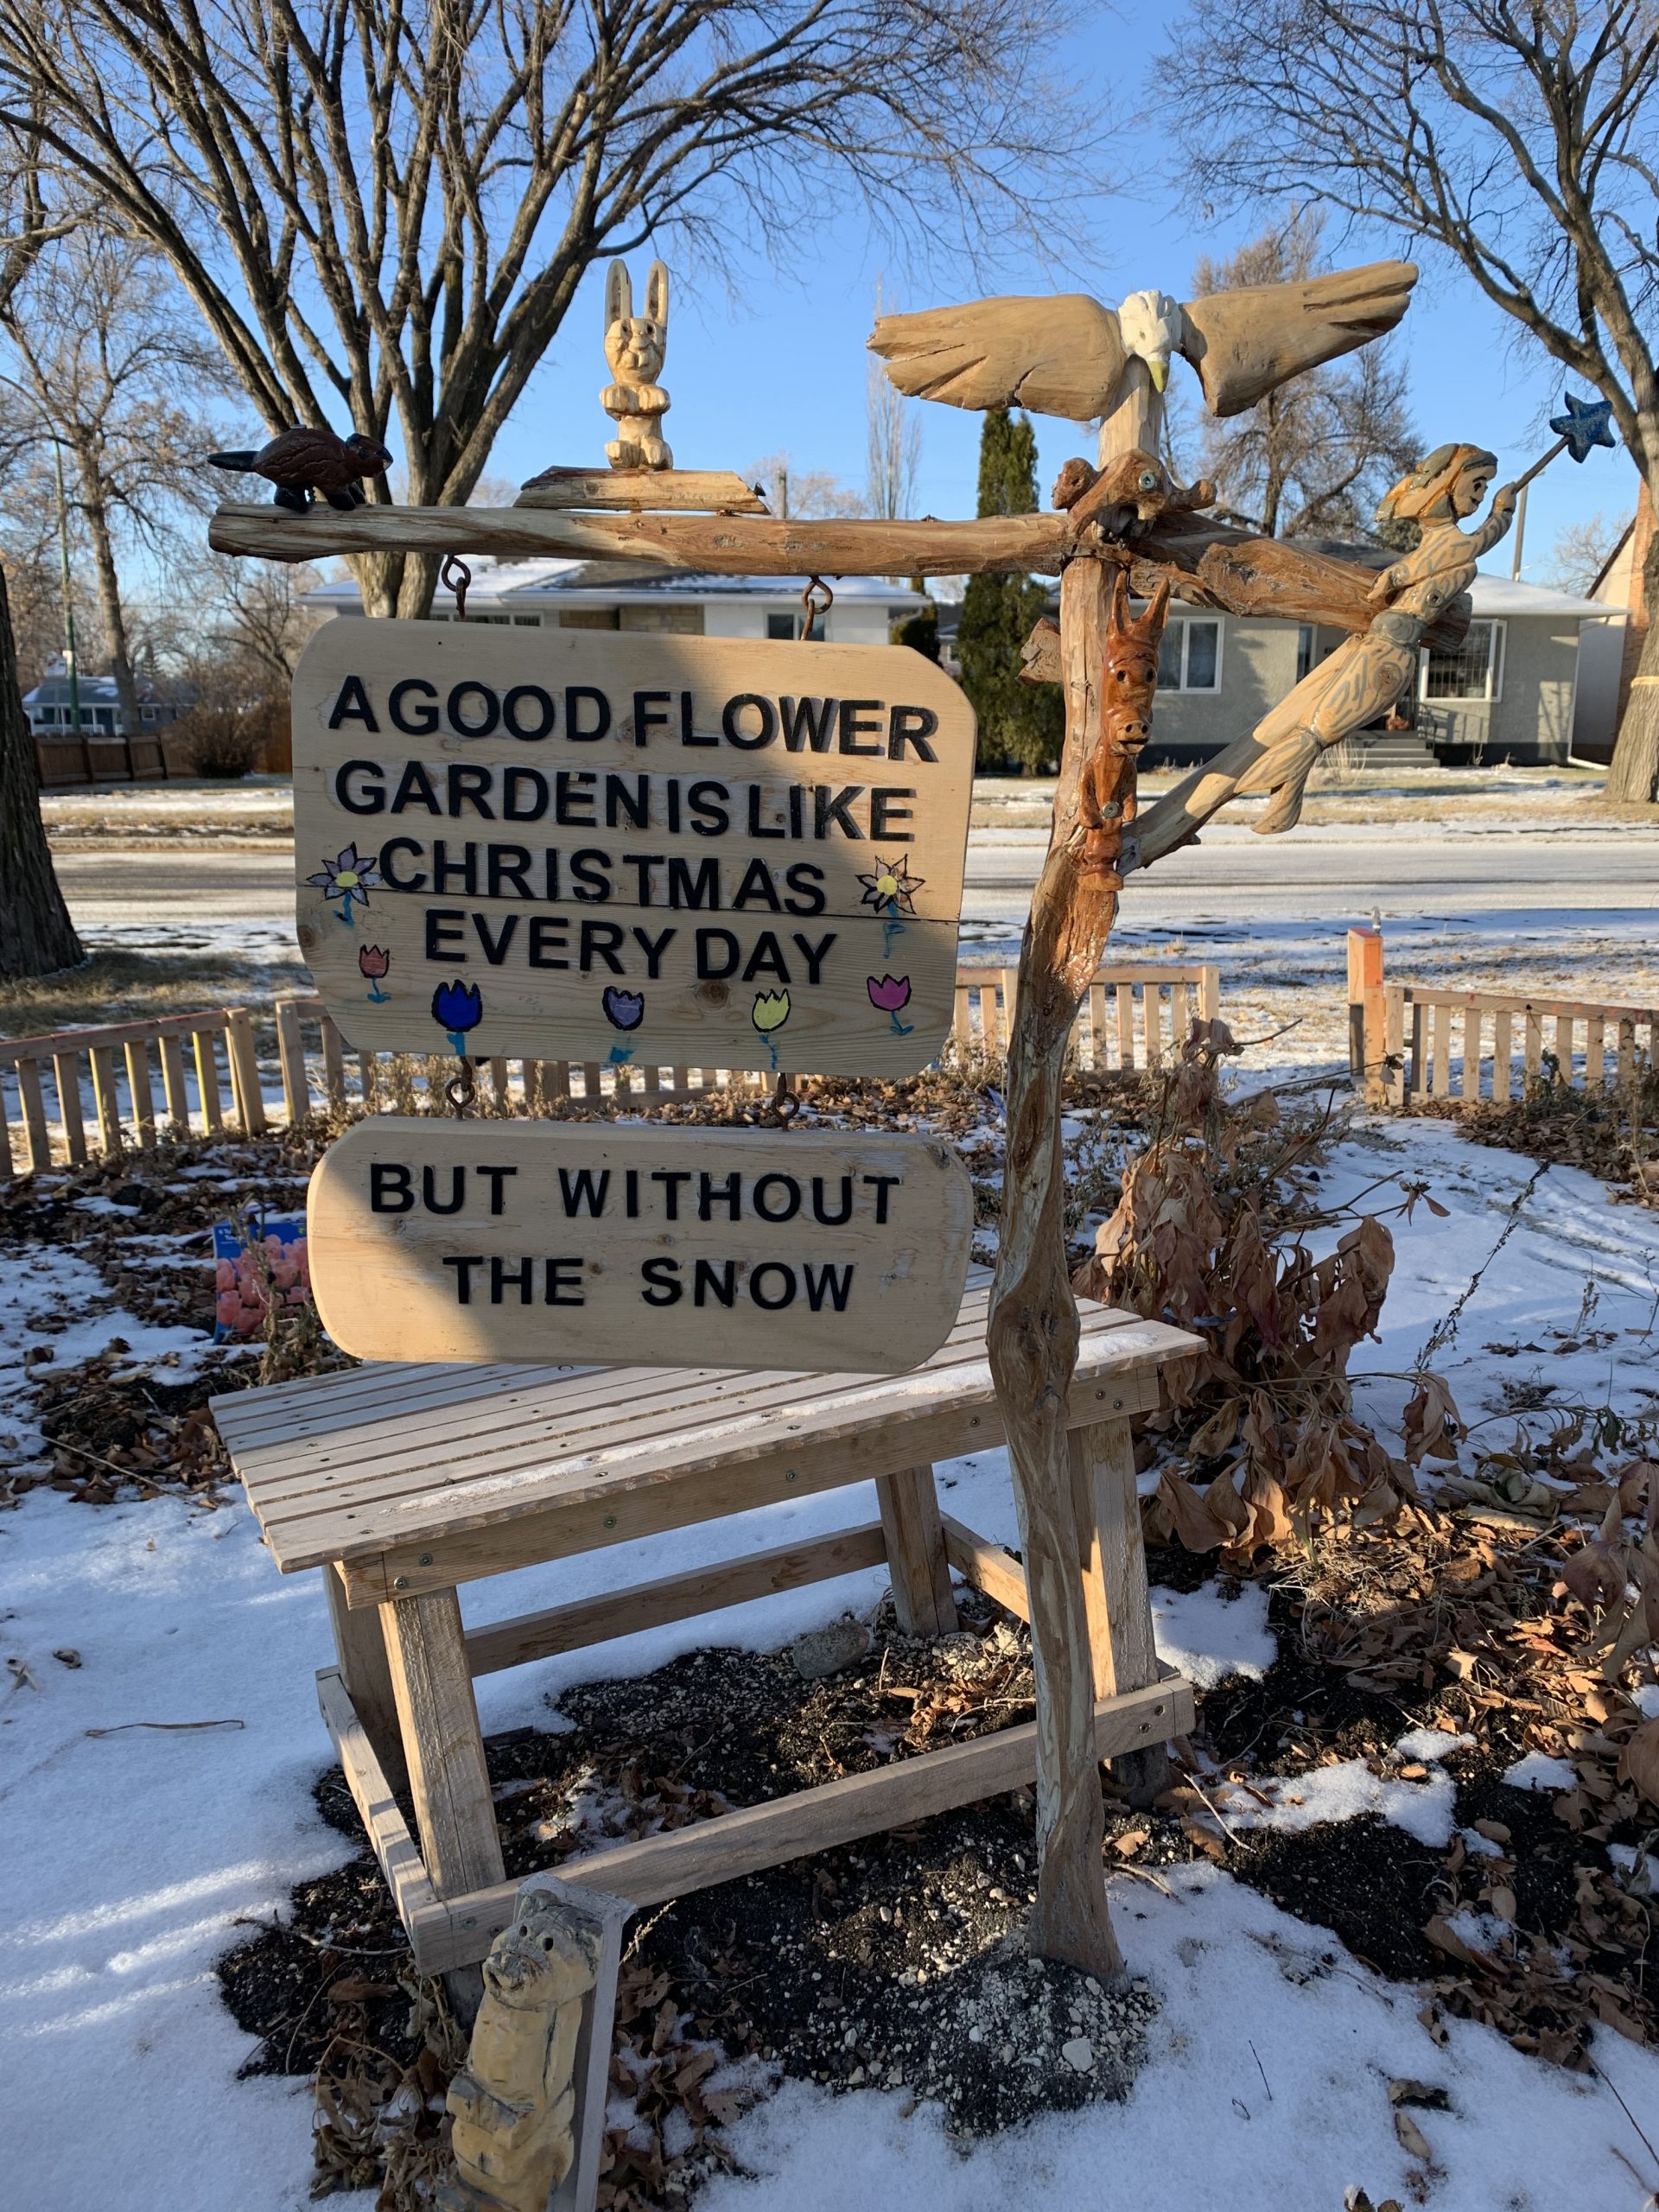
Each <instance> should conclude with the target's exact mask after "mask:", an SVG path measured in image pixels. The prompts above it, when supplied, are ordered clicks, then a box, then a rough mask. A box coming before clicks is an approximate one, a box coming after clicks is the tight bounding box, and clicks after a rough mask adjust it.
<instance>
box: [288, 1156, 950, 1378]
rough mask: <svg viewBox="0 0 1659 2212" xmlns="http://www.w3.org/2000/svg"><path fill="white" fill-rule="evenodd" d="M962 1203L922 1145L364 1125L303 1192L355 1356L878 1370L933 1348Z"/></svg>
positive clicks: (322, 1296)
mask: <svg viewBox="0 0 1659 2212" xmlns="http://www.w3.org/2000/svg"><path fill="white" fill-rule="evenodd" d="M973 1225H974V1203H973V1192H972V1188H971V1185H969V1180H968V1177H967V1174H966V1173H965V1171H964V1170H963V1166H962V1164H961V1162H960V1161H959V1160H957V1156H956V1154H954V1153H953V1152H952V1151H951V1150H950V1147H948V1146H946V1145H944V1144H941V1143H938V1142H937V1141H934V1140H933V1139H931V1138H928V1137H922V1136H907V1135H882V1134H876V1133H871V1132H867V1131H863V1130H861V1131H858V1132H857V1133H855V1134H843V1133H838V1132H836V1131H828V1130H825V1131H818V1130H814V1131H802V1132H799V1133H798V1134H792V1135H763V1134H762V1133H760V1132H759V1131H751V1130H740V1129H709V1128H696V1129H676V1128H664V1127H661V1126H657V1125H652V1126H648V1127H644V1126H635V1127H632V1128H628V1127H623V1126H618V1125H615V1124H607V1125H605V1126H602V1127H595V1126H594V1125H593V1124H591V1123H590V1124H588V1125H586V1126H582V1125H580V1124H575V1123H571V1122H441V1121H436V1120H431V1119H412V1118H403V1117H398V1116H392V1115H376V1116H372V1117H371V1118H370V1119H369V1120H367V1121H364V1122H359V1123H358V1124H357V1126H356V1127H355V1128H353V1129H350V1130H348V1131H347V1132H346V1135H344V1136H343V1137H342V1138H340V1141H339V1142H338V1143H337V1144H334V1145H333V1146H331V1147H330V1148H329V1150H328V1151H327V1154H325V1155H324V1157H323V1159H322V1161H321V1164H320V1165H319V1166H318V1167H317V1169H316V1172H315V1174H314V1175H313V1176H312V1179H311V1195H310V1199H309V1203H308V1211H307V1227H308V1243H309V1250H310V1262H311V1286H312V1291H313V1294H314V1296H315V1299H316V1302H317V1309H318V1312H319V1313H320V1314H321V1319H322V1324H323V1326H324V1327H325V1328H326V1329H327V1332H328V1333H329V1335H330V1336H331V1337H332V1338H334V1342H335V1343H336V1344H339V1345H340V1347H341V1349H342V1350H343V1351H348V1352H351V1353H353V1354H354V1355H355V1356H356V1357H358V1358H359V1359H369V1360H375V1359H404V1360H410V1359H412V1360H451V1359H453V1360H498V1359H525V1360H570V1361H575V1362H582V1361H586V1360H598V1361H615V1360H618V1359H623V1360H626V1361H627V1362H628V1363H630V1364H637V1365H641V1366H646V1367H690V1366H695V1367H750V1368H753V1367H768V1368H783V1369H809V1370H823V1371H826V1372H829V1371H842V1372H851V1373H855V1374H857V1373H873V1374H887V1373H899V1372H901V1371H903V1370H906V1369H907V1368H911V1367H914V1366H916V1365H917V1364H918V1363H919V1362H920V1361H922V1360H925V1358H927V1357H928V1356H929V1354H930V1353H931V1352H934V1351H937V1350H938V1347H939V1346H940V1344H943V1343H944V1339H945V1338H946V1337H947V1336H948V1335H949V1334H950V1329H951V1325H952V1324H953V1323H954V1322H955V1320H956V1318H957V1309H958V1307H959V1306H960V1305H961V1303H962V1291H963V1283H964V1281H966V1278H967V1272H968V1259H969V1248H970V1246H971V1243H972V1239H973Z"/></svg>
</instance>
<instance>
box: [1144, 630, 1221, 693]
mask: <svg viewBox="0 0 1659 2212" xmlns="http://www.w3.org/2000/svg"><path fill="white" fill-rule="evenodd" d="M1158 688H1159V690H1161V691H1218V690H1220V689H1221V625H1220V623H1219V622H1210V621H1201V622H1187V621H1182V622H1172V623H1170V624H1169V625H1168V626H1167V627H1166V629H1165V631H1164V637H1163V643H1162V644H1161V645H1160V647H1159V649H1158Z"/></svg>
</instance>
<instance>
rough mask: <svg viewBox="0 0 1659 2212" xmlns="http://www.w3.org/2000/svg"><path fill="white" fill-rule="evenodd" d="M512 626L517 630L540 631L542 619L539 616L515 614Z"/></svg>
mask: <svg viewBox="0 0 1659 2212" xmlns="http://www.w3.org/2000/svg"><path fill="white" fill-rule="evenodd" d="M512 626H513V628H514V629H515V630H539V629H540V628H541V626H542V618H541V616H540V615H539V614H515V615H514V616H513V618H512Z"/></svg>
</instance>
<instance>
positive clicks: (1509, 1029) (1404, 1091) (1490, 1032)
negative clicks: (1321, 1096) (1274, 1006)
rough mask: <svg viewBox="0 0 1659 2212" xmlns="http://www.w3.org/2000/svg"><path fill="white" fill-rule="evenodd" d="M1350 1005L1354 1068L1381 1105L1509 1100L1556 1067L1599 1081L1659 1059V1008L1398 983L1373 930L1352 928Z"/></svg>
mask: <svg viewBox="0 0 1659 2212" xmlns="http://www.w3.org/2000/svg"><path fill="white" fill-rule="evenodd" d="M1348 1009H1349V1036H1350V1058H1351V1065H1352V1068H1353V1072H1354V1075H1355V1077H1356V1080H1359V1081H1363V1084H1364V1088H1365V1095H1366V1097H1367V1099H1368V1100H1369V1101H1370V1103H1372V1104H1374V1105H1391V1106H1404V1105H1407V1104H1408V1103H1410V1102H1411V1101H1412V1100H1413V1099H1415V1098H1456V1099H1458V1100H1459V1101H1461V1102H1462V1103H1464V1104H1465V1105H1474V1104H1476V1103H1478V1102H1479V1101H1481V1100H1482V1099H1491V1100H1493V1101H1495V1102H1496V1103H1498V1104H1500V1105H1502V1104H1503V1103H1505V1102H1506V1101H1508V1100H1510V1099H1512V1098H1518V1097H1524V1096H1525V1095H1526V1093H1527V1091H1528V1090H1529V1089H1530V1088H1531V1086H1532V1085H1533V1084H1535V1083H1537V1082H1538V1081H1539V1080H1540V1079H1541V1077H1543V1076H1544V1074H1545V1073H1546V1070H1547V1068H1548V1074H1549V1077H1550V1080H1551V1081H1553V1082H1557V1083H1561V1084H1570V1085H1573V1086H1574V1087H1577V1088H1582V1089H1586V1090H1599V1089H1601V1088H1602V1087H1604V1086H1605V1084H1608V1083H1610V1082H1611V1083H1613V1084H1619V1085H1628V1084H1631V1083H1633V1082H1634V1081H1635V1080H1636V1078H1637V1074H1638V1073H1639V1072H1640V1071H1642V1070H1643V1069H1644V1068H1651V1067H1653V1066H1655V1065H1659V1063H1656V1059H1655V1051H1656V1046H1659V1009H1655V1008H1653V1007H1632V1006H1613V1005H1608V1004H1602V1003H1596V1002H1592V1001H1585V1000H1579V999H1537V998H1529V997H1527V996H1525V995H1523V994H1521V993H1518V992H1517V993H1503V992H1493V991H1450V990H1433V989H1424V988H1421V987H1420V986H1419V985H1417V984H1414V983H1389V982H1386V981H1385V980H1384V977H1383V941H1382V938H1381V937H1380V935H1379V934H1378V933H1377V932H1376V931H1373V930H1351V931H1349V933H1348Z"/></svg>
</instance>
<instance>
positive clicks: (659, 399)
mask: <svg viewBox="0 0 1659 2212" xmlns="http://www.w3.org/2000/svg"><path fill="white" fill-rule="evenodd" d="M667 352H668V271H667V270H666V269H664V266H663V264H662V263H661V262H660V261H653V262H652V264H651V273H650V274H649V276H647V277H646V278H645V313H644V315H635V313H634V311H633V286H632V282H631V281H630V279H629V277H628V270H627V264H626V262H621V261H613V263H612V264H611V267H610V274H609V275H608V276H607V277H606V279H605V359H607V361H608V362H609V363H610V367H611V374H612V375H613V377H614V378H616V381H615V383H614V384H612V385H607V386H606V388H605V390H604V391H602V392H601V394H600V404H601V406H602V407H603V408H604V410H605V412H606V413H607V415H609V416H613V418H614V420H615V423H616V428H617V433H618V435H617V436H616V438H615V439H614V441H613V442H612V443H611V444H609V445H607V447H606V448H605V457H606V459H607V461H609V462H610V464H611V467H613V468H672V467H673V466H674V456H673V454H671V452H670V451H669V449H668V448H667V446H666V445H664V442H663V417H664V415H665V414H667V412H668V410H669V405H670V402H669V397H668V394H667V393H666V392H665V391H664V390H663V388H662V386H661V385H659V384H658V382H657V378H658V377H659V376H660V375H661V374H662V372H663V360H664V355H665V354H666V353H667Z"/></svg>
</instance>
